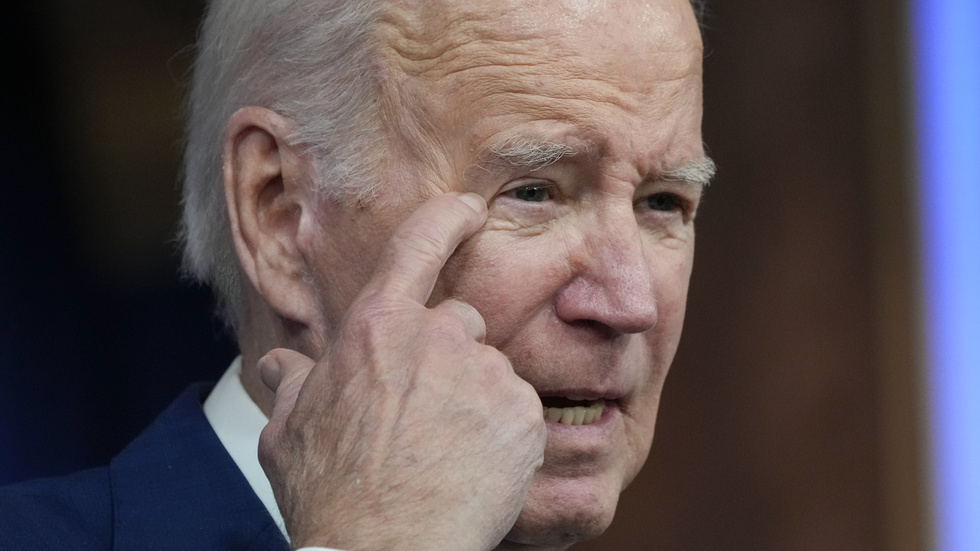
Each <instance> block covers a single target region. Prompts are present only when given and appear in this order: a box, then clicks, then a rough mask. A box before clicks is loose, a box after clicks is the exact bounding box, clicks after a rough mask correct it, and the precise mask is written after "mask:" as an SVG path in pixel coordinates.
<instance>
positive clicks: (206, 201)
mask: <svg viewBox="0 0 980 551" xmlns="http://www.w3.org/2000/svg"><path fill="white" fill-rule="evenodd" d="M691 4H692V6H693V8H694V12H695V15H697V17H698V20H699V22H700V21H701V19H702V16H703V11H704V9H703V0H691ZM380 7H381V6H380V0H347V1H345V0H333V1H330V0H266V1H263V2H255V1H246V0H211V1H210V2H209V5H208V8H207V13H206V15H205V18H204V21H203V23H202V24H201V29H200V36H199V40H198V44H197V56H196V59H195V63H194V73H193V77H192V79H191V88H190V95H189V100H188V106H187V116H188V129H187V136H186V149H185V154H184V185H183V207H184V212H183V220H182V226H181V231H180V236H179V237H180V239H181V241H182V243H183V251H184V264H183V269H184V272H185V273H186V274H187V275H189V276H191V277H193V278H194V279H196V280H198V281H200V282H202V283H205V284H208V285H210V286H211V287H212V288H213V289H214V290H215V294H216V297H217V300H218V311H219V313H220V314H221V315H222V317H223V318H224V320H225V322H226V324H227V325H228V326H229V328H230V329H231V330H232V331H235V330H237V329H238V328H239V327H240V324H241V321H242V310H241V309H242V280H241V272H240V270H239V267H238V261H237V258H236V257H235V252H234V246H233V243H232V237H231V228H230V222H229V219H228V212H227V209H226V207H225V197H224V188H223V186H222V185H220V183H221V182H222V179H223V178H222V163H223V160H222V148H223V135H224V131H225V125H226V124H227V121H228V119H229V117H231V115H232V114H233V113H234V112H235V111H236V110H238V109H239V108H241V107H244V106H247V105H258V106H262V107H266V108H268V109H271V110H273V111H276V112H277V113H279V114H281V115H283V116H284V117H286V118H288V119H290V120H291V121H292V122H293V124H294V125H295V132H294V134H293V135H292V136H290V137H289V140H290V142H291V143H293V144H295V145H299V146H301V147H303V148H304V149H305V151H306V152H307V153H309V154H310V158H311V159H312V160H313V163H314V167H315V170H316V171H317V175H316V178H315V182H316V185H317V186H319V187H320V189H321V190H323V191H325V192H327V193H331V194H336V196H355V197H357V198H359V199H361V200H366V199H369V198H371V197H373V196H375V195H377V193H378V191H379V189H378V186H379V185H380V184H379V183H378V182H381V181H382V179H381V178H378V177H376V176H377V175H378V171H379V167H380V166H381V165H382V164H383V159H384V157H385V144H384V140H383V136H384V131H383V121H382V120H381V112H380V111H381V110H380V108H379V102H380V100H381V95H380V89H381V86H382V83H381V78H379V75H380V74H381V68H380V67H378V65H377V63H378V62H377V54H376V53H375V51H374V49H373V44H372V43H371V31H372V30H373V27H374V23H375V22H376V21H377V18H378V16H379V12H380Z"/></svg>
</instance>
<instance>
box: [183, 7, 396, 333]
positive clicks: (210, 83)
mask: <svg viewBox="0 0 980 551" xmlns="http://www.w3.org/2000/svg"><path fill="white" fill-rule="evenodd" d="M377 12H378V10H377V3H376V2H373V1H370V0H356V1H349V2H325V1H317V0H312V1H311V0H268V1H265V2H249V1H242V0H212V1H211V2H210V3H209V6H208V10H207V13H206V15H205V18H204V22H203V23H202V25H201V30H200V38H199V42H198V46H197V47H198V50H197V58H196V60H195V65H194V74H193V78H192V80H191V90H190V96H189V102H188V120H189V123H188V131H187V132H188V133H187V138H186V151H185V157H184V187H183V206H184V214H183V224H182V228H181V234H180V238H181V240H182V242H183V245H184V271H185V273H187V274H189V275H190V276H192V277H194V278H195V279H197V280H198V281H201V282H203V283H207V284H209V285H211V286H212V287H213V288H214V290H215V291H216V295H217V298H218V308H219V312H220V313H221V314H222V315H223V317H224V318H225V321H226V323H227V324H228V325H229V326H230V327H231V329H232V330H235V329H237V328H238V327H239V325H240V323H241V317H242V312H241V299H242V290H241V289H242V281H241V273H240V271H239V268H238V262H237V259H236V257H235V253H234V246H233V243H232V238H231V232H230V223H229V219H228V212H227V209H226V207H225V197H224V189H223V186H221V185H220V182H221V181H222V147H223V139H222V138H223V135H224V131H225V125H226V124H227V121H228V118H229V117H230V116H231V115H232V114H233V113H234V112H235V111H236V110H238V109H239V108H241V107H244V106H246V105H258V106H262V107H266V108H269V109H271V110H273V111H276V112H277V113H280V114H281V115H283V116H285V117H287V118H288V119H290V120H291V121H292V122H293V124H294V125H296V126H295V132H294V134H293V135H292V136H290V137H289V140H290V142H291V143H293V144H297V145H300V146H302V147H304V148H305V150H306V151H307V152H308V153H309V154H310V156H311V158H312V159H313V160H314V165H315V167H316V169H317V172H318V174H317V177H316V182H317V185H319V186H322V187H324V188H327V189H328V190H329V191H330V192H332V193H344V192H346V191H352V190H356V191H357V192H358V194H360V195H370V194H371V193H372V190H371V189H370V188H369V187H368V186H366V182H368V181H371V180H372V179H371V178H369V177H368V175H369V174H371V173H372V172H373V170H374V166H376V165H377V164H379V161H380V157H381V155H382V154H383V152H382V151H381V150H380V148H379V147H376V145H377V144H376V143H372V142H380V139H381V135H382V132H381V122H380V120H379V118H378V115H377V113H378V109H377V108H376V106H375V104H376V102H377V99H378V97H379V94H378V92H377V87H378V79H377V78H376V77H375V75H374V74H373V73H374V72H375V71H373V70H372V69H374V68H375V67H374V65H375V63H374V59H375V58H374V55H375V54H374V51H373V49H372V45H371V44H370V41H369V33H370V31H371V29H372V27H373V23H374V20H375V18H376V16H377Z"/></svg>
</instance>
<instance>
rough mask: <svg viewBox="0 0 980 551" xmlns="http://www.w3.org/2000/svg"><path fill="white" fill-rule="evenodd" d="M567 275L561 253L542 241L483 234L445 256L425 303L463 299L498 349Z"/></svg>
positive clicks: (547, 301)
mask: <svg viewBox="0 0 980 551" xmlns="http://www.w3.org/2000/svg"><path fill="white" fill-rule="evenodd" d="M567 273H568V269H567V267H566V264H565V263H564V262H563V260H562V254H561V253H560V252H558V251H557V250H556V249H555V247H549V246H547V243H546V240H545V239H541V238H539V239H520V238H514V237H513V236H510V235H507V234H506V233H505V232H494V231H484V232H481V233H479V234H477V235H475V236H474V237H472V238H471V239H469V240H467V241H466V242H465V243H463V244H462V245H460V247H459V248H458V249H457V250H456V253H455V254H453V256H452V257H450V259H449V261H448V262H447V263H446V266H445V267H444V268H443V270H442V272H441V273H440V276H439V280H438V281H437V283H436V287H435V289H434V291H433V294H432V298H431V299H430V301H429V303H430V305H431V304H436V303H438V302H439V301H442V300H444V299H446V298H450V297H453V298H459V299H462V300H464V301H466V302H467V303H469V304H470V305H471V306H473V307H474V308H476V309H477V311H479V312H480V314H481V315H482V316H483V318H484V321H486V323H487V343H488V344H492V345H495V346H500V345H502V344H503V343H506V342H507V341H508V340H510V338H512V337H513V336H514V335H515V334H516V333H517V332H519V331H520V329H521V328H522V327H524V326H526V325H527V324H528V323H530V321H531V319H532V318H534V317H535V316H536V315H537V314H538V313H539V312H541V311H542V310H543V309H545V308H547V307H548V305H549V304H550V303H551V302H552V299H553V297H554V295H555V293H556V292H557V290H558V289H559V288H560V287H561V285H562V282H563V281H564V280H565V279H566V277H567Z"/></svg>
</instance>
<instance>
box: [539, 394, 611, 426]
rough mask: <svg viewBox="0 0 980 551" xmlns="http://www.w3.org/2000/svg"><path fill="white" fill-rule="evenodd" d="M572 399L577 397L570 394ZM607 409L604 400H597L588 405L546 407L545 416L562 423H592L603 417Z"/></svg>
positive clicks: (546, 418)
mask: <svg viewBox="0 0 980 551" xmlns="http://www.w3.org/2000/svg"><path fill="white" fill-rule="evenodd" d="M568 398H569V399H571V400H575V399H576V398H574V397H572V396H569V397H568ZM605 409H606V403H605V402H604V401H603V400H596V401H594V402H592V403H590V404H589V405H587V406H575V407H570V408H549V407H545V408H544V418H545V420H547V421H551V422H554V423H561V424H562V425H591V424H592V423H595V422H596V421H598V420H599V418H600V417H602V412H603V411H604V410H605Z"/></svg>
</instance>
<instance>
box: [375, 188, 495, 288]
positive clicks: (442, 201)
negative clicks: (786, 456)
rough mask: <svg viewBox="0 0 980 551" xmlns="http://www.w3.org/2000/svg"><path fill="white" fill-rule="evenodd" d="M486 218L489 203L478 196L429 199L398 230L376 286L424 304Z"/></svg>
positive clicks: (377, 272) (385, 254) (384, 256)
mask: <svg viewBox="0 0 980 551" xmlns="http://www.w3.org/2000/svg"><path fill="white" fill-rule="evenodd" d="M486 219H487V203H486V201H484V199H483V197H480V196H479V195H477V194H475V193H444V194H442V195H438V196H436V197H433V198H432V199H429V200H428V201H426V202H425V203H423V204H422V206H421V207H419V209H418V210H416V211H415V212H413V213H412V214H411V216H409V217H408V218H407V219H406V220H405V221H404V222H402V223H401V225H399V226H398V228H396V229H395V232H394V233H393V234H392V236H391V239H389V240H388V245H387V246H386V248H385V251H384V252H383V253H382V255H381V260H380V262H379V264H378V270H377V271H376V272H375V280H377V281H375V282H374V283H376V284H377V285H379V286H380V287H381V288H382V289H385V290H387V291H390V292H394V293H398V294H401V295H403V296H406V297H408V298H410V299H411V300H414V301H416V302H418V303H419V304H425V303H426V301H427V300H428V299H429V295H430V294H432V288H433V287H434V286H435V283H436V279H437V278H438V277H439V272H440V271H441V270H442V268H443V266H445V265H446V261H447V260H449V257H450V256H452V254H453V252H454V251H455V250H456V247H458V246H459V244H460V243H462V242H463V240H465V239H466V238H468V237H470V236H471V235H473V234H474V233H476V231H477V230H478V229H480V227H482V226H483V223H484V222H485V221H486ZM379 278H380V279H379Z"/></svg>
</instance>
